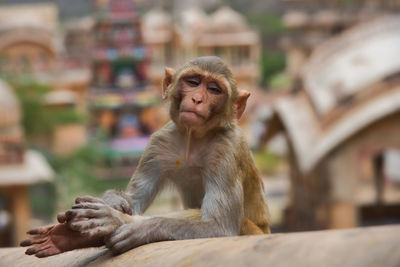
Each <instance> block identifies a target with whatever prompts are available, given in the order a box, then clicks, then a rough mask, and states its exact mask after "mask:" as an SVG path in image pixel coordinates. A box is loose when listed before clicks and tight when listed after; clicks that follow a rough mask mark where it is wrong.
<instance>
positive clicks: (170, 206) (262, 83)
mask: <svg viewBox="0 0 400 267" xmlns="http://www.w3.org/2000/svg"><path fill="white" fill-rule="evenodd" d="M203 55H217V56H219V57H221V58H223V60H224V61H225V62H227V63H228V64H229V65H230V66H231V68H232V71H233V73H234V76H235V78H236V79H237V81H238V84H239V87H240V88H243V89H246V90H249V91H250V92H251V94H252V95H251V97H250V99H249V102H250V103H249V104H248V108H247V111H246V113H245V115H244V118H242V119H241V121H240V125H241V127H242V128H243V129H244V131H245V133H246V136H247V138H248V142H249V144H250V146H251V148H252V149H253V153H254V158H255V161H256V164H257V166H258V168H259V170H260V173H261V175H262V177H263V180H264V183H265V197H266V199H267V202H268V204H269V207H270V212H271V220H272V231H273V232H282V231H285V232H287V231H300V230H318V229H333V228H350V227H357V226H367V225H378V224H389V223H400V1H398V0H332V1H327V0H269V1H267V0H265V1H261V0H259V1H257V0H247V1H239V0H202V1H194V0H190V1H189V0H95V1H94V0H69V1H62V0H54V1H40V0H0V246H12V245H16V244H17V243H18V242H19V241H20V240H22V239H23V238H24V236H25V232H26V231H27V230H28V229H30V228H31V227H35V226H39V225H44V224H48V223H53V222H55V214H56V213H57V212H60V211H65V210H66V209H68V208H70V206H71V205H72V204H73V201H74V199H75V197H77V196H81V195H87V194H90V195H94V196H100V195H101V194H102V192H104V191H105V190H106V189H109V188H116V189H122V190H123V189H124V188H125V186H126V185H127V183H128V181H129V178H130V176H131V175H132V173H133V171H134V170H135V167H136V164H137V162H138V159H139V157H140V155H141V153H142V152H143V150H144V147H145V146H146V144H147V142H148V140H149V136H150V135H151V133H153V132H154V131H156V130H157V129H159V128H161V127H162V126H163V125H164V124H165V123H166V122H167V121H168V112H167V106H166V103H165V102H162V101H161V97H160V90H161V86H160V85H161V79H162V77H163V73H164V67H165V66H169V67H177V66H179V65H180V64H182V63H183V62H185V61H187V60H189V59H191V58H194V57H197V56H203ZM180 208H181V204H180V200H179V197H178V196H177V194H176V192H174V191H173V190H172V189H168V190H166V191H165V192H162V193H161V194H160V195H159V196H158V197H157V199H156V201H155V203H154V204H153V205H152V207H151V208H150V209H149V210H148V211H147V212H146V214H160V213H165V212H168V211H172V210H177V209H180Z"/></svg>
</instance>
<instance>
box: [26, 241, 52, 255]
mask: <svg viewBox="0 0 400 267" xmlns="http://www.w3.org/2000/svg"><path fill="white" fill-rule="evenodd" d="M48 248H50V244H48V243H44V244H41V245H37V246H33V247H30V248H28V249H27V250H26V251H25V254H27V255H33V254H36V253H38V252H39V251H42V250H45V249H48Z"/></svg>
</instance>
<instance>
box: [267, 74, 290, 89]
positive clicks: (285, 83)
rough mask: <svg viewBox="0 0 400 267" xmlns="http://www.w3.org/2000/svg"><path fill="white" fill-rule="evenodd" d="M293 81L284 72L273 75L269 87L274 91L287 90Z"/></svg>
mask: <svg viewBox="0 0 400 267" xmlns="http://www.w3.org/2000/svg"><path fill="white" fill-rule="evenodd" d="M290 83H291V79H290V77H289V75H287V74H285V73H284V72H280V73H277V74H275V75H273V76H272V77H271V78H270V80H269V83H268V87H269V88H271V89H272V90H280V89H286V88H289V87H290Z"/></svg>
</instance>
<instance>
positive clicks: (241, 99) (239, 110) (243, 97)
mask: <svg viewBox="0 0 400 267" xmlns="http://www.w3.org/2000/svg"><path fill="white" fill-rule="evenodd" d="M249 96H250V92H249V91H246V90H240V91H239V94H238V98H237V101H236V119H238V120H239V119H240V117H242V115H243V112H244V110H245V109H246V104H247V99H248V98H249Z"/></svg>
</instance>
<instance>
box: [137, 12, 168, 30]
mask: <svg viewBox="0 0 400 267" xmlns="http://www.w3.org/2000/svg"><path fill="white" fill-rule="evenodd" d="M171 25H172V19H171V16H170V15H169V14H168V13H167V12H165V11H164V10H162V9H159V8H156V9H152V10H150V11H149V12H147V14H146V15H145V16H144V19H143V27H144V28H145V29H146V30H159V29H165V28H169V27H171Z"/></svg>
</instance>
